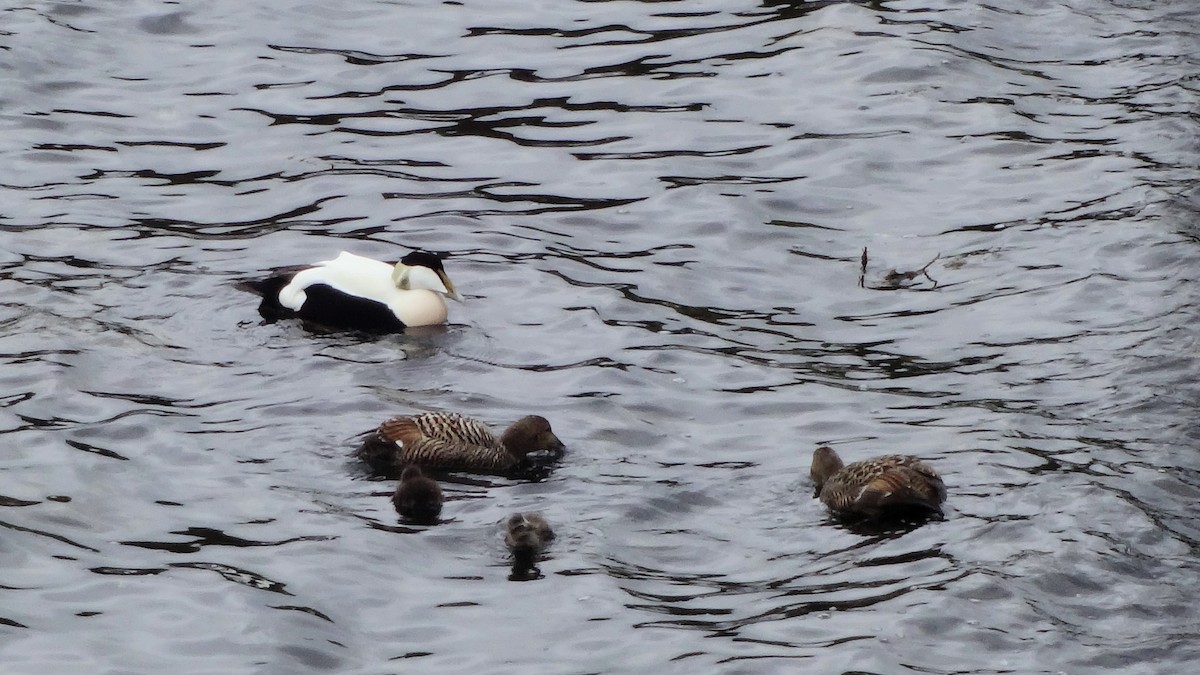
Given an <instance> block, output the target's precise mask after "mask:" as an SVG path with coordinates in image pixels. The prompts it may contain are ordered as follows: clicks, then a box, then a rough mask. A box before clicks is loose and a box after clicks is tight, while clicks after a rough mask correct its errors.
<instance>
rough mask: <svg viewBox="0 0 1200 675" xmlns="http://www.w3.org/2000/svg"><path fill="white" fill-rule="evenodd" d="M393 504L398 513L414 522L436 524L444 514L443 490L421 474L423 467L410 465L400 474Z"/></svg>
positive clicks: (435, 482) (393, 496)
mask: <svg viewBox="0 0 1200 675" xmlns="http://www.w3.org/2000/svg"><path fill="white" fill-rule="evenodd" d="M392 504H393V505H394V506H395V507H396V512H397V513H399V514H400V515H401V516H404V517H405V518H408V519H410V520H412V521H414V522H418V523H436V522H437V519H438V516H440V515H441V514H442V488H441V487H440V486H438V484H437V481H435V480H433V479H432V478H429V477H428V476H426V475H425V474H423V473H421V467H419V466H417V465H415V464H410V465H409V466H407V467H405V468H404V472H403V473H401V474H400V485H398V486H397V487H396V493H395V494H394V495H392Z"/></svg>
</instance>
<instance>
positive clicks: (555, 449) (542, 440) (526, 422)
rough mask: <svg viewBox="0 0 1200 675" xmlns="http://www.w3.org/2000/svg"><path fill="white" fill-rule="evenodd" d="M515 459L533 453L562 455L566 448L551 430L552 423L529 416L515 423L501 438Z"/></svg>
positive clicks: (537, 416) (543, 418)
mask: <svg viewBox="0 0 1200 675" xmlns="http://www.w3.org/2000/svg"><path fill="white" fill-rule="evenodd" d="M500 442H501V443H502V444H504V447H505V449H507V450H508V451H509V452H510V453H512V455H513V456H514V457H517V458H523V457H525V455H528V454H530V453H533V452H547V453H550V454H553V455H558V454H560V453H562V451H563V449H564V446H563V443H562V441H560V440H558V436H555V435H554V431H553V430H552V429H551V428H550V421H549V420H547V419H546V418H545V417H542V416H541V415H528V416H526V417H522V418H521V419H519V420H517V421H516V422H513V424H512V426H510V427H509V428H508V429H507V430H506V431H505V432H504V435H503V436H501V437H500Z"/></svg>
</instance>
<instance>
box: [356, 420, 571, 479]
mask: <svg viewBox="0 0 1200 675" xmlns="http://www.w3.org/2000/svg"><path fill="white" fill-rule="evenodd" d="M562 449H563V444H562V442H561V441H559V440H558V437H557V436H555V435H554V432H553V431H552V430H551V429H550V422H548V421H546V418H545V417H540V416H538V415H530V416H528V417H522V418H521V419H519V420H517V421H516V422H514V423H513V425H512V426H510V427H509V428H508V429H507V430H506V431H505V432H504V434H503V435H502V436H501V437H500V438H496V436H495V435H494V434H493V433H492V432H491V431H490V430H489V429H488V428H487V426H485V425H484V424H483V423H482V422H480V421H478V420H475V419H471V418H470V417H466V416H464V415H460V414H458V413H422V414H420V415H413V416H411V417H393V418H392V419H390V420H387V421H386V422H384V423H383V424H381V425H379V429H377V430H376V431H374V432H372V433H370V434H368V435H367V438H366V439H365V440H364V441H363V444H362V446H360V447H359V449H358V456H359V457H360V458H362V459H363V461H365V462H367V464H369V465H370V466H371V469H372V470H373V471H375V472H377V473H383V474H388V475H394V473H395V471H396V470H397V469H398V468H399V467H401V466H405V465H408V464H419V465H421V466H423V467H425V468H427V469H443V470H449V471H476V472H480V473H492V474H507V473H510V472H512V471H514V470H517V469H519V468H520V467H521V466H522V464H523V462H524V460H525V458H526V455H528V454H529V453H531V452H542V451H550V452H554V453H558V452H561V451H562Z"/></svg>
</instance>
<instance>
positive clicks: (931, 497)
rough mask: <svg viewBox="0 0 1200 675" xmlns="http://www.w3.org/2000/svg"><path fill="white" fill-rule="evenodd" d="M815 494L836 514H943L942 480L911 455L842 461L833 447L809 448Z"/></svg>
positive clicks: (943, 489) (944, 487) (870, 515)
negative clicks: (812, 449) (845, 462)
mask: <svg viewBox="0 0 1200 675" xmlns="http://www.w3.org/2000/svg"><path fill="white" fill-rule="evenodd" d="M809 473H810V475H811V476H812V479H813V482H814V483H815V484H816V496H817V497H820V499H821V501H822V502H823V503H824V504H825V506H827V507H829V510H830V511H832V512H833V513H834V515H837V516H843V517H857V518H869V519H876V518H882V517H886V516H894V515H901V514H903V513H904V512H914V511H915V512H925V513H927V514H936V515H941V512H942V502H944V501H946V485H945V484H944V483H942V478H941V476H939V475H938V473H937V472H936V471H934V470H933V468H932V467H930V466H929V465H928V464H926V463H925V462H922V461H921V460H919V459H917V458H916V457H913V456H911V455H883V456H881V457H873V458H871V459H867V460H863V461H861V462H852V463H850V464H843V463H842V458H841V457H838V454H837V453H836V452H834V451H833V448H829V447H820V448H817V450H816V452H814V453H813V460H812V468H811V469H810V471H809Z"/></svg>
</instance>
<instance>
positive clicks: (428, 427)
mask: <svg viewBox="0 0 1200 675" xmlns="http://www.w3.org/2000/svg"><path fill="white" fill-rule="evenodd" d="M393 422H394V423H395V424H394V427H393V429H394V433H396V434H398V435H397V437H396V438H397V440H398V441H399V442H401V443H403V442H404V441H405V440H410V441H415V440H417V439H418V438H425V439H429V440H438V441H443V442H446V443H459V444H462V445H478V446H481V447H486V448H496V449H500V448H502V447H503V446H501V444H500V440H499V439H498V438H496V435H495V434H493V433H492V431H491V429H488V428H487V425H485V424H484V423H483V422H480V421H479V420H477V419H473V418H470V417H467V416H466V415H460V414H458V413H423V414H420V415H414V416H412V417H398V418H394V419H392V420H389V421H388V422H385V423H384V425H385V426H387V425H389V424H391V423H393ZM389 433H391V432H389Z"/></svg>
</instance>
